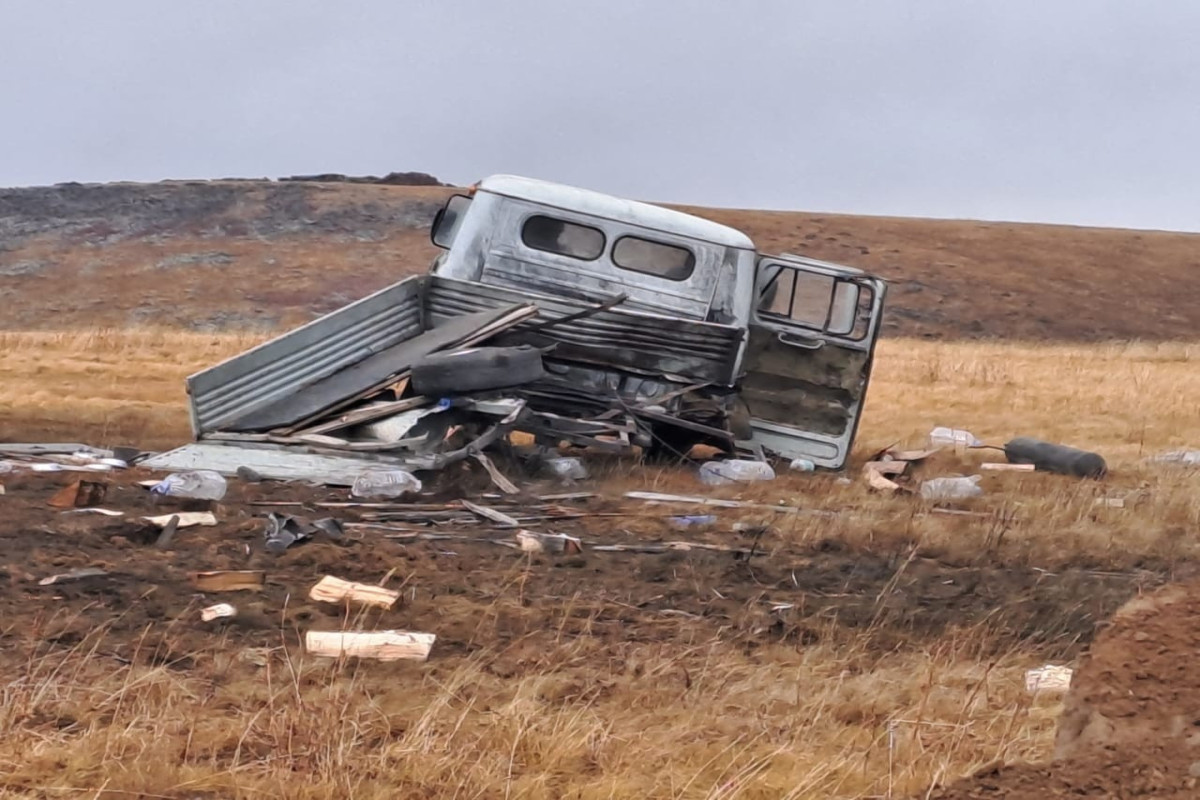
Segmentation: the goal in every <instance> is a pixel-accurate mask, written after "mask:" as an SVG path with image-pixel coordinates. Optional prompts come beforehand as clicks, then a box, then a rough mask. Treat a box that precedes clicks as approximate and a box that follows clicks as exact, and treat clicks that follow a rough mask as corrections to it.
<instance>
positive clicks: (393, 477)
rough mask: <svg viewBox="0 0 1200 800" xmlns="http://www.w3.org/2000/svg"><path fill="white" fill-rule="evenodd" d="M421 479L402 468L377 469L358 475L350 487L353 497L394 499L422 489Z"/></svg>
mask: <svg viewBox="0 0 1200 800" xmlns="http://www.w3.org/2000/svg"><path fill="white" fill-rule="evenodd" d="M422 488H423V487H422V485H421V480H420V478H418V477H417V476H416V475H413V474H412V473H411V472H406V471H404V470H402V469H389V470H378V471H375V472H367V473H364V474H363V475H360V476H359V477H358V479H357V480H355V481H354V485H353V486H352V487H350V494H352V495H354V496H355V497H383V498H389V499H395V498H398V497H404V496H405V495H408V494H417V493H418V492H420V491H421V489H422Z"/></svg>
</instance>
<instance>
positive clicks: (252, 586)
mask: <svg viewBox="0 0 1200 800" xmlns="http://www.w3.org/2000/svg"><path fill="white" fill-rule="evenodd" d="M266 577H267V574H266V573H265V572H263V571H262V570H260V569H238V570H220V571H216V572H193V573H192V574H191V579H192V586H194V587H196V588H197V589H199V590H200V591H202V592H240V591H258V590H259V589H262V588H263V582H264V581H265V580H266Z"/></svg>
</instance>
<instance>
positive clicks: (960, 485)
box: [921, 475, 983, 500]
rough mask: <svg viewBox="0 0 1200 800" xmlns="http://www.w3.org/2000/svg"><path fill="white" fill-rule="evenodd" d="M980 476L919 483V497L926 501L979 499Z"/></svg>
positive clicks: (980, 492) (980, 488) (935, 479)
mask: <svg viewBox="0 0 1200 800" xmlns="http://www.w3.org/2000/svg"><path fill="white" fill-rule="evenodd" d="M981 480H983V476H982V475H971V476H969V477H951V478H932V479H930V480H927V481H923V482H922V483H921V497H923V498H925V499H926V500H965V499H967V498H971V497H979V496H981V495H982V494H983V487H982V486H980V485H979V482H980V481H981Z"/></svg>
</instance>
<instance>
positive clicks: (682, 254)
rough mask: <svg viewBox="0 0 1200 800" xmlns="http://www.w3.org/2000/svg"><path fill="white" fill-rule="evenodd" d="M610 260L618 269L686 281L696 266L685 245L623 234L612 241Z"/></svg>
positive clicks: (693, 257) (694, 257)
mask: <svg viewBox="0 0 1200 800" xmlns="http://www.w3.org/2000/svg"><path fill="white" fill-rule="evenodd" d="M612 260H613V263H614V264H616V265H617V266H618V267H620V268H621V269H627V270H630V271H632V272H641V273H642V274H644V275H654V276H656V277H659V278H666V279H667V280H669V281H686V280H687V279H688V278H690V277H691V276H692V272H693V271H694V270H695V269H696V254H695V253H693V252H692V251H691V250H689V249H687V248H686V247H680V246H678V245H674V244H664V243H663V242H655V241H652V240H650V239H643V238H641V237H640V236H622V237H621V238H620V239H618V240H617V243H616V244H615V245H613V251H612Z"/></svg>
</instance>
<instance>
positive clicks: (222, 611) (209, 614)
mask: <svg viewBox="0 0 1200 800" xmlns="http://www.w3.org/2000/svg"><path fill="white" fill-rule="evenodd" d="M236 616H237V609H236V608H234V607H233V606H231V605H230V604H229V603H217V604H216V605H214V606H209V607H208V608H202V609H200V619H201V620H203V621H204V622H212V621H213V620H214V619H227V618H229V617H236Z"/></svg>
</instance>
